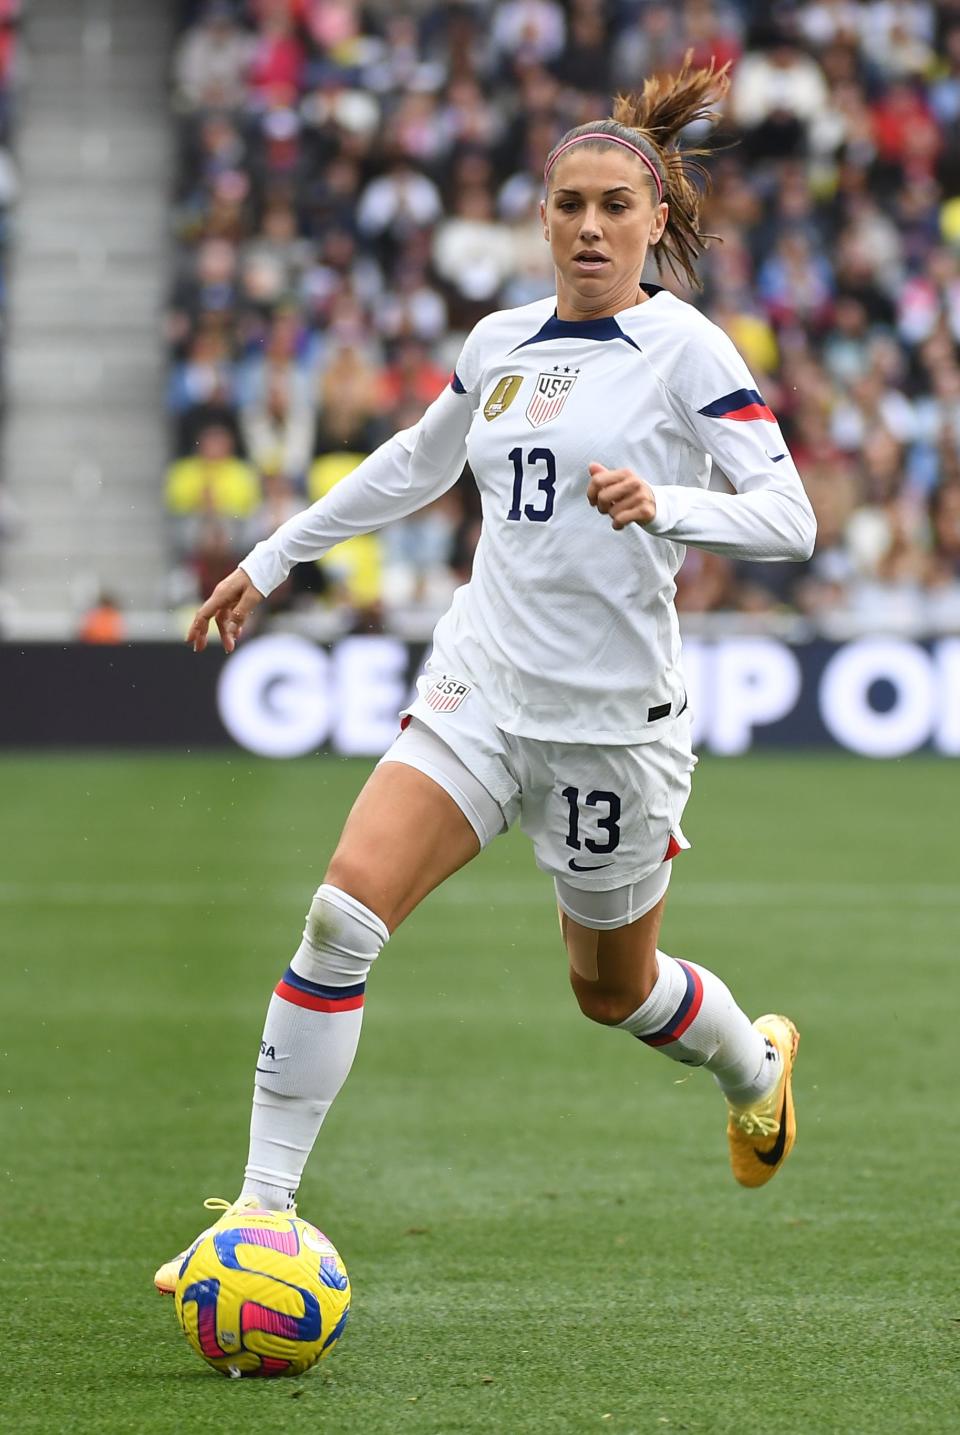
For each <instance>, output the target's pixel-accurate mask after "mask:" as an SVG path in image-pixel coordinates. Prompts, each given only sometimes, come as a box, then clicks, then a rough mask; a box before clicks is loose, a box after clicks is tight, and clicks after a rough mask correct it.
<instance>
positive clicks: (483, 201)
mask: <svg viewBox="0 0 960 1435" xmlns="http://www.w3.org/2000/svg"><path fill="white" fill-rule="evenodd" d="M688 46H692V48H693V50H694V54H695V57H696V59H697V60H698V61H704V60H707V59H708V58H709V57H710V56H711V55H714V56H716V57H717V59H718V60H719V61H720V62H722V63H725V62H727V61H729V62H730V64H731V66H732V69H733V84H732V88H731V93H730V96H729V101H728V104H727V107H726V114H725V119H724V124H723V127H722V130H721V132H720V134H719V135H718V136H717V140H718V149H717V153H716V156H715V158H714V159H713V161H712V163H711V169H712V174H713V181H714V189H713V193H712V196H711V198H710V200H709V202H708V205H707V210H706V228H707V229H708V230H709V231H710V232H711V233H713V234H716V235H717V236H718V239H719V240H720V241H722V242H719V243H716V244H714V245H713V246H712V248H711V250H710V253H709V256H708V258H707V260H706V262H705V264H704V267H703V283H704V287H703V292H702V293H701V294H698V295H686V296H685V297H688V298H692V299H693V300H694V302H697V303H699V304H702V305H703V306H704V308H705V309H706V311H707V312H708V313H709V314H710V315H711V317H713V318H714V319H716V320H717V321H718V322H719V323H720V324H722V325H723V326H724V328H726V329H727V330H728V332H729V333H730V334H731V335H732V336H733V337H734V339H735V340H736V342H737V343H738V344H739V345H740V347H741V349H742V350H743V352H744V353H745V355H746V357H747V359H748V361H749V362H750V364H751V366H752V367H753V369H754V371H755V372H756V373H757V375H758V376H759V378H760V381H761V383H762V386H763V390H764V393H765V396H766V397H767V399H768V402H771V403H772V405H773V406H774V407H775V409H776V410H777V411H778V412H779V414H780V416H781V418H782V421H783V424H784V427H785V429H786V431H787V434H788V437H789V439H790V442H791V444H792V446H793V448H794V450H795V452H796V456H797V459H798V462H799V465H800V468H801V471H802V472H803V474H804V476H805V479H806V482H807V484H808V487H809V490H810V493H811V497H812V499H813V501H814V503H815V505H816V509H817V512H818V516H819V521H820V535H821V536H820V541H819V544H818V548H817V552H816V553H815V555H814V557H813V559H812V561H811V562H810V563H809V564H807V565H802V566H800V565H797V566H790V567H787V568H783V567H781V566H780V565H774V566H773V567H772V568H770V569H767V568H766V567H765V566H763V565H744V564H732V563H729V562H727V561H726V560H724V559H723V558H720V557H716V556H713V555H706V554H699V553H694V552H691V553H690V554H688V557H687V561H686V563H685V565H684V568H683V570H682V573H681V575H680V585H679V602H680V605H681V607H682V608H683V609H685V610H686V611H687V612H688V613H691V612H692V613H706V612H712V611H716V610H730V609H733V610H739V611H741V612H744V613H746V614H750V615H766V614H776V613H780V612H788V613H789V612H799V613H803V614H806V615H809V616H810V617H811V618H812V619H813V620H814V621H815V622H816V623H817V625H818V626H822V627H827V628H829V627H830V626H831V625H833V626H836V624H837V623H838V622H842V621H843V620H844V617H846V618H847V619H849V621H851V622H854V623H858V624H866V625H871V624H873V623H876V622H883V623H884V624H887V625H889V624H890V623H893V624H895V625H896V624H903V625H906V626H911V625H916V626H926V627H932V628H934V629H936V628H943V627H950V626H951V625H954V626H955V625H956V623H957V622H958V621H960V518H958V514H960V470H958V460H957V442H958V438H960V367H958V363H957V342H958V339H960V199H958V198H956V195H957V193H958V185H957V178H958V168H960V5H958V4H956V3H948V4H943V5H939V6H935V5H933V4H928V3H919V0H902V3H900V0H876V3H863V4H854V3H844V0H820V3H810V4H796V5H791V6H787V5H783V6H777V5H760V4H757V5H751V4H748V3H741V4H723V3H717V4H714V3H711V0H687V3H686V4H683V5H665V4H659V3H649V4H641V3H629V0H627V3H623V4H614V5H608V4H605V3H603V0H570V3H569V4H567V5H565V6H561V5H560V4H558V3H556V0H506V3H502V4H493V5H491V4H483V3H476V4H464V3H460V4H455V5H452V6H447V5H444V6H437V7H432V8H426V9H423V10H421V11H419V12H418V13H417V14H412V13H407V14H404V15H391V14H387V13H385V12H375V11H370V10H368V9H366V8H361V7H360V6H359V5H358V4H355V3H352V0H337V3H331V0H253V3H250V4H247V5H240V4H228V3H225V0H213V3H211V4H207V5H204V6H191V7H188V17H187V23H186V24H185V27H184V29H183V32H182V35H181V38H180V42H179V47H178V51H177V56H176V64H175V85H176V104H177V109H178V112H179V124H180V131H181V145H180V154H181V160H180V169H179V190H178V197H177V206H176V211H175V228H176V235H177V242H178V246H179V258H178V268H179V277H178V281H177V285H176V288H175V292H174V297H173V302H172V305H171V310H170V316H169V328H168V333H169V339H170V345H171V379H170V411H171V417H172V419H173V433H174V436H175V437H174V442H175V445H176V449H177V458H176V460H175V464H174V469H173V470H171V472H175V471H176V468H177V466H178V465H179V464H180V463H182V461H183V457H184V455H186V454H189V453H193V452H194V451H195V450H198V449H199V450H202V449H203V448H204V446H205V445H209V443H210V441H211V439H210V434H211V431H213V432H215V433H216V434H218V435H219V436H220V438H219V441H220V442H222V443H225V442H226V441H227V440H226V438H225V437H224V435H225V432H226V431H229V433H230V434H232V436H233V438H232V442H235V443H236V444H237V447H238V451H239V452H241V453H244V454H245V455H246V457H247V459H248V460H249V461H250V462H251V463H252V464H253V466H254V468H255V469H256V470H257V472H258V473H259V475H260V478H259V482H260V484H261V486H262V488H261V492H262V496H261V501H260V503H259V505H258V506H257V507H256V508H255V510H254V511H253V513H252V514H251V513H250V512H249V511H248V507H249V490H248V488H247V487H245V488H244V500H243V505H241V504H240V503H239V501H238V503H237V504H236V505H235V507H234V508H233V509H232V510H231V512H230V514H229V515H224V516H223V518H222V520H221V522H220V523H219V525H218V527H217V529H216V533H215V534H214V532H213V531H212V529H211V527H209V526H208V527H207V528H206V529H205V539H204V541H205V542H212V543H214V545H215V546H216V545H219V551H220V553H221V556H222V560H223V562H227V561H232V559H233V557H235V556H237V555H238V554H239V552H240V551H241V549H243V547H244V545H245V544H246V543H247V542H248V541H249V540H250V539H251V538H253V537H256V536H258V535H259V534H261V533H263V532H266V531H267V529H268V528H269V527H270V526H271V524H272V523H273V522H274V521H275V519H276V518H277V517H278V516H282V515H284V514H286V513H287V512H291V511H293V510H294V509H295V508H296V507H297V506H298V505H299V504H301V503H305V502H306V501H308V500H310V499H312V498H314V497H316V496H317V494H319V493H321V492H323V491H325V489H326V487H328V486H329V484H330V483H332V482H335V481H336V479H337V477H339V476H340V474H342V473H344V472H347V471H348V470H349V468H350V467H352V466H353V464H354V463H355V462H357V461H358V458H359V457H360V456H362V455H363V454H364V453H367V452H369V450H370V448H371V446H372V445H373V444H375V443H376V442H378V441H380V440H381V439H382V438H383V437H384V436H385V435H386V434H387V433H389V432H390V431H392V430H393V429H395V428H396V427H398V426H401V425H404V424H407V423H409V422H411V421H412V420H413V419H414V418H415V417H416V416H417V414H418V413H419V412H420V411H421V410H422V407H423V405H424V404H425V403H426V402H427V401H429V399H430V398H431V397H432V396H433V394H434V393H435V392H437V390H438V389H439V387H440V385H441V384H442V382H443V378H444V375H445V373H446V372H447V371H448V370H449V367H450V365H451V361H452V358H453V357H455V355H456V352H457V348H458V344H459V342H460V339H461V337H462V334H463V332H464V330H465V329H466V328H467V327H468V326H469V325H470V324H471V323H473V322H474V321H475V320H476V319H477V318H478V317H479V316H480V315H481V314H483V313H484V312H486V311H487V310H489V309H491V308H495V307H501V306H505V305H511V304H520V303H524V302H526V301H528V300H530V299H533V298H536V297H539V296H541V295H543V294H546V293H549V292H550V289H551V274H550V269H549V264H548V261H547V256H546V252H545V249H544V246H543V244H542V241H541V238H540V233H539V226H538V222H537V213H536V211H537V203H538V200H539V197H540V189H541V182H540V166H541V162H542V158H543V155H544V154H545V152H546V151H547V150H548V148H549V147H550V145H551V144H552V143H553V142H554V140H555V139H556V137H557V136H558V135H559V134H560V133H561V132H562V131H563V130H564V129H565V128H567V127H568V126H570V125H573V124H576V123H578V122H580V121H581V120H583V119H584V118H585V117H588V116H591V115H594V114H596V113H598V112H602V111H603V112H605V110H606V107H607V101H608V96H609V93H610V91H611V90H612V89H613V88H615V87H628V86H630V85H632V84H635V83H636V82H637V80H638V78H639V77H641V76H643V75H644V74H647V73H650V72H651V71H655V70H658V69H669V68H670V67H671V66H673V65H676V64H677V63H678V62H679V60H680V59H681V57H682V55H683V52H684V50H685V48H687V47H688ZM698 138H699V137H698ZM244 505H246V506H244ZM241 508H242V511H241ZM208 524H209V525H213V524H214V518H213V516H212V515H209V516H208ZM475 533H476V504H475V499H474V497H473V495H472V492H471V485H470V482H469V478H468V477H467V478H465V479H464V480H463V481H462V482H461V484H460V485H459V486H458V488H457V490H455V492H454V493H453V494H452V495H451V496H450V498H449V499H448V500H446V501H445V502H444V503H443V504H442V505H438V506H437V508H436V509H434V510H430V511H429V512H428V513H427V514H425V515H422V516H420V517H419V518H416V519H413V520H409V521H408V522H407V523H405V524H403V525H399V526H398V527H397V529H396V530H395V531H389V532H387V533H386V534H384V535H383V536H382V537H381V538H375V539H371V540H368V547H367V551H366V552H365V553H364V554H360V555H354V556H350V555H348V553H347V552H346V550H344V551H343V552H342V553H337V554H334V555H333V556H332V558H331V559H330V560H327V561H326V562H325V563H323V564H321V565H319V567H320V570H321V571H320V574H319V575H318V577H316V578H314V577H311V578H310V579H309V580H308V582H307V584H306V585H304V584H303V583H300V584H299V585H298V588H297V590H296V591H295V592H293V593H292V594H285V595H284V596H283V598H282V600H281V601H282V602H284V603H291V602H292V603H294V604H297V603H300V602H302V601H304V587H305V586H306V587H307V588H308V589H309V593H308V595H307V597H308V599H309V598H312V597H313V596H314V595H315V594H316V592H318V591H319V592H320V593H321V594H323V593H325V594H326V595H327V600H328V601H332V602H334V604H346V605H347V607H348V608H352V609H353V611H354V621H356V622H358V623H360V624H361V625H365V624H369V623H371V622H375V621H377V619H378V615H379V616H381V617H382V616H383V609H384V607H385V608H386V616H387V620H388V621H389V620H390V618H391V615H392V614H393V613H394V611H395V609H396V607H397V606H398V605H400V606H402V605H403V604H405V603H409V602H414V603H420V604H422V605H424V610H425V614H426V617H427V618H428V619H429V617H431V616H433V615H434V614H435V611H436V608H437V607H439V606H441V605H442V603H443V602H444V601H445V599H446V597H447V595H448V593H449V589H450V587H451V586H452V584H453V583H455V582H456V581H458V580H459V578H460V577H461V576H462V575H463V573H464V572H465V571H468V568H469V561H470V553H471V550H472V544H473V542H474V540H475ZM348 547H349V545H348ZM219 571H220V567H219V566H218V565H217V564H216V563H214V564H212V565H209V564H207V565H205V564H204V563H203V562H199V561H197V559H196V554H195V555H194V562H193V566H192V570H191V572H192V575H197V574H201V573H202V574H204V575H205V576H204V578H203V581H201V582H200V583H199V585H198V586H197V587H196V589H195V591H197V592H204V591H205V589H206V588H207V587H208V586H209V583H210V582H212V581H213V580H214V578H215V577H216V576H217V574H218V573H219ZM358 575H359V576H358ZM191 581H192V582H194V583H195V582H196V578H195V577H192V579H191ZM192 596H193V593H192V592H191V597H192ZM345 621H349V619H347V620H345Z"/></svg>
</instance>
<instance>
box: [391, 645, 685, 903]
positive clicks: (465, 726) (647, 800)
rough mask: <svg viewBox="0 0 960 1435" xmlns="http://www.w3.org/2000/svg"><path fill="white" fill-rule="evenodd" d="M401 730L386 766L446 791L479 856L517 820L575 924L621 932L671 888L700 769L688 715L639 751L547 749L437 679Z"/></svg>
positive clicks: (472, 692)
mask: <svg viewBox="0 0 960 1435" xmlns="http://www.w3.org/2000/svg"><path fill="white" fill-rule="evenodd" d="M403 721H404V723H405V728H404V731H403V732H401V734H400V736H399V737H398V738H397V740H396V742H395V743H394V744H393V746H392V747H391V748H390V749H389V751H388V752H386V753H385V754H384V757H383V758H382V759H381V761H383V762H403V763H406V764H407V765H408V766H411V767H415V768H418V769H419V770H420V771H422V772H424V773H426V775H427V776H428V777H431V778H432V779H433V780H434V781H435V782H437V783H438V784H439V785H440V786H441V787H443V788H444V790H445V791H446V792H448V793H449V795H450V796H451V797H452V798H453V800H454V801H455V802H456V803H457V805H458V806H459V807H460V809H461V811H462V812H463V813H464V815H465V816H466V818H467V820H468V821H469V822H470V824H471V826H472V827H473V829H474V831H475V832H476V834H477V838H478V840H479V842H480V845H481V847H485V846H486V845H487V844H488V843H489V842H491V841H492V840H493V838H494V837H496V836H497V835H498V834H499V833H501V832H505V831H506V830H507V828H508V827H510V826H512V824H513V823H514V822H515V821H516V820H517V819H518V818H519V821H520V826H521V828H522V830H523V831H524V832H525V833H526V834H527V836H528V837H529V838H530V839H531V841H532V843H533V848H534V854H535V857H536V861H537V865H538V866H539V867H540V868H541V869H542V870H543V871H545V872H548V873H550V875H551V876H552V877H553V878H554V882H555V884H556V891H557V901H558V903H559V905H560V907H561V908H562V909H563V911H565V912H566V913H567V914H568V916H570V917H572V918H573V919H574V920H575V921H577V922H580V923H582V925H584V926H587V927H595V928H598V929H603V928H610V927H621V926H625V925H626V924H627V923H628V922H632V921H635V920H636V919H637V918H638V917H641V916H643V914H644V913H645V912H647V911H649V910H650V908H651V907H653V906H655V905H656V903H657V902H658V901H659V900H660V898H661V897H662V896H663V894H664V892H665V891H666V890H667V886H668V884H669V881H670V871H671V867H672V861H671V859H672V858H673V857H674V856H675V855H676V853H678V852H680V851H682V850H683V849H684V848H686V847H689V845H690V844H689V843H688V842H687V840H686V838H685V837H684V836H683V833H682V831H681V828H680V819H681V817H682V815H683V810H684V807H685V806H686V802H687V799H688V797H689V795H690V783H691V775H692V773H693V769H694V767H695V766H696V762H697V759H696V758H695V756H694V755H693V752H692V750H691V746H690V718H689V713H682V714H681V715H680V716H679V717H676V718H666V719H665V720H664V732H663V736H662V737H661V738H659V739H658V740H657V741H656V742H650V743H642V744H638V745H635V746H633V747H623V746H617V747H594V746H590V745H587V744H580V743H562V742H543V741H540V740H538V739H535V738H526V737H517V736H515V735H513V734H511V733H506V732H504V731H503V730H502V729H501V728H499V727H497V725H496V723H495V721H494V720H493V716H492V714H491V713H490V710H489V709H488V708H487V706H486V704H485V703H484V701H483V698H482V696H481V695H480V694H479V693H478V692H477V690H476V689H475V688H472V687H469V686H468V685H467V684H464V683H461V682H459V680H458V679H456V678H452V677H451V678H438V676H437V674H436V673H433V674H429V675H428V676H427V677H425V678H422V679H421V681H420V695H419V697H418V698H417V699H416V701H415V702H414V703H413V704H412V706H411V707H410V708H409V709H407V710H406V712H405V713H404V714H403ZM437 739H439V741H437Z"/></svg>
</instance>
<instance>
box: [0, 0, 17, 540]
mask: <svg viewBox="0 0 960 1435" xmlns="http://www.w3.org/2000/svg"><path fill="white" fill-rule="evenodd" d="M20 11H21V0H0V396H2V394H3V382H2V369H3V360H4V347H5V343H4V341H5V338H6V323H5V312H6V307H7V256H8V253H9V246H10V214H11V210H12V208H13V205H14V203H15V201H16V198H17V191H18V188H19V182H18V176H17V170H16V166H15V165H14V161H13V156H12V154H11V149H10V145H11V132H12V128H13V94H14V82H15V79H16V72H15V65H16V60H17V26H18V23H19V20H20ZM5 510H6V505H5V502H4V493H3V489H2V485H0V536H2V533H3V530H4V527H5V519H4V513H5Z"/></svg>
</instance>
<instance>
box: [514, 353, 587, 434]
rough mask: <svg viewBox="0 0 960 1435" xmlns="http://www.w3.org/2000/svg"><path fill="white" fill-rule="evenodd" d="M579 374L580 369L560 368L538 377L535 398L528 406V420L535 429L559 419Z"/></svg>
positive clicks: (534, 392)
mask: <svg viewBox="0 0 960 1435" xmlns="http://www.w3.org/2000/svg"><path fill="white" fill-rule="evenodd" d="M579 372H580V370H579V369H570V368H566V369H560V368H559V367H558V368H555V369H554V370H553V371H552V372H551V373H549V374H538V375H537V384H536V388H535V389H534V391H533V398H532V399H531V400H530V402H529V403H528V404H527V419H528V421H529V422H530V423H531V424H532V425H533V427H534V428H535V429H538V428H542V427H543V425H544V424H548V423H549V422H550V420H551V419H555V418H556V417H557V414H558V413H559V412H560V410H561V409H562V408H563V406H564V404H565V403H566V402H567V398H568V396H569V393H570V390H571V389H572V388H573V386H574V384H575V383H576V382H577V375H578V374H579Z"/></svg>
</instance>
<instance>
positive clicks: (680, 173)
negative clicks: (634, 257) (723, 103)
mask: <svg viewBox="0 0 960 1435" xmlns="http://www.w3.org/2000/svg"><path fill="white" fill-rule="evenodd" d="M692 58H693V54H692V51H690V50H688V51H687V53H686V55H685V56H684V60H683V64H682V66H681V67H680V69H679V70H678V72H677V73H676V74H675V75H655V76H652V77H651V78H650V79H647V80H644V82H643V89H642V90H641V91H640V92H639V94H629V95H617V97H616V99H615V100H614V104H613V114H612V115H611V117H610V118H609V119H606V120H600V121H598V122H597V121H595V122H594V123H592V124H586V125H580V126H578V128H577V129H573V130H570V131H569V132H568V133H567V134H565V135H564V136H563V139H562V140H560V141H559V143H558V144H557V145H555V146H554V149H553V150H552V151H551V153H550V155H549V156H548V158H547V163H546V167H545V173H546V174H549V172H550V168H551V165H552V164H553V162H554V159H555V157H556V156H557V154H558V152H559V150H560V149H561V148H562V147H563V146H564V145H566V144H568V143H569V142H570V141H571V140H575V139H576V138H577V137H578V136H579V135H581V134H584V135H586V134H589V135H590V136H591V138H590V139H585V140H584V141H583V143H584V144H589V145H602V144H603V138H604V135H609V136H610V137H611V139H615V140H620V141H626V142H628V143H629V144H630V145H633V146H635V147H636V148H637V149H639V150H641V151H642V152H643V154H644V155H646V157H647V158H648V159H649V160H650V161H651V162H652V165H653V167H654V168H655V170H656V172H657V174H658V175H659V177H660V180H661V183H662V186H663V200H664V203H665V204H668V205H669V206H670V214H669V217H668V219H667V226H666V229H665V230H664V232H663V237H662V238H661V240H660V243H659V244H658V245H656V247H655V249H654V259H655V260H656V264H657V270H658V271H662V270H663V266H664V264H666V265H668V266H669V268H670V270H671V272H672V273H673V274H674V275H676V276H677V277H678V278H679V277H680V276H681V275H683V276H684V277H685V278H686V279H688V280H689V281H690V283H691V284H694V285H698V284H699V280H698V278H697V273H696V269H695V267H694V265H695V263H696V260H697V259H699V257H700V255H701V254H702V253H703V251H704V249H705V248H706V241H707V239H709V238H710V236H709V235H707V234H703V233H701V230H700V202H701V198H702V195H703V189H704V188H705V187H706V184H707V173H706V170H705V169H704V167H703V165H701V164H699V163H698V162H697V157H698V156H700V155H705V154H709V153H710V151H709V150H707V149H684V150H681V149H679V148H678V147H677V145H676V139H677V136H678V135H679V134H680V132H681V130H683V129H684V128H685V127H686V126H687V125H689V124H691V123H693V121H694V120H707V121H709V122H711V123H712V122H714V121H716V120H717V119H718V118H719V115H718V114H717V111H716V110H715V109H714V108H713V107H714V105H715V104H716V103H717V102H718V101H719V100H721V99H722V98H723V96H724V95H725V94H726V92H727V89H728V87H729V84H730V76H729V73H728V71H729V68H730V67H729V64H727V65H724V66H723V67H722V68H721V69H719V70H718V69H716V67H715V65H714V63H713V61H711V63H710V65H709V66H708V67H707V68H705V69H698V70H695V69H693V68H692V67H691V61H692ZM651 179H652V177H651ZM697 180H699V181H700V182H701V183H700V184H699V185H698V184H697V183H696V181H697ZM655 197H656V196H655Z"/></svg>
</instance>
